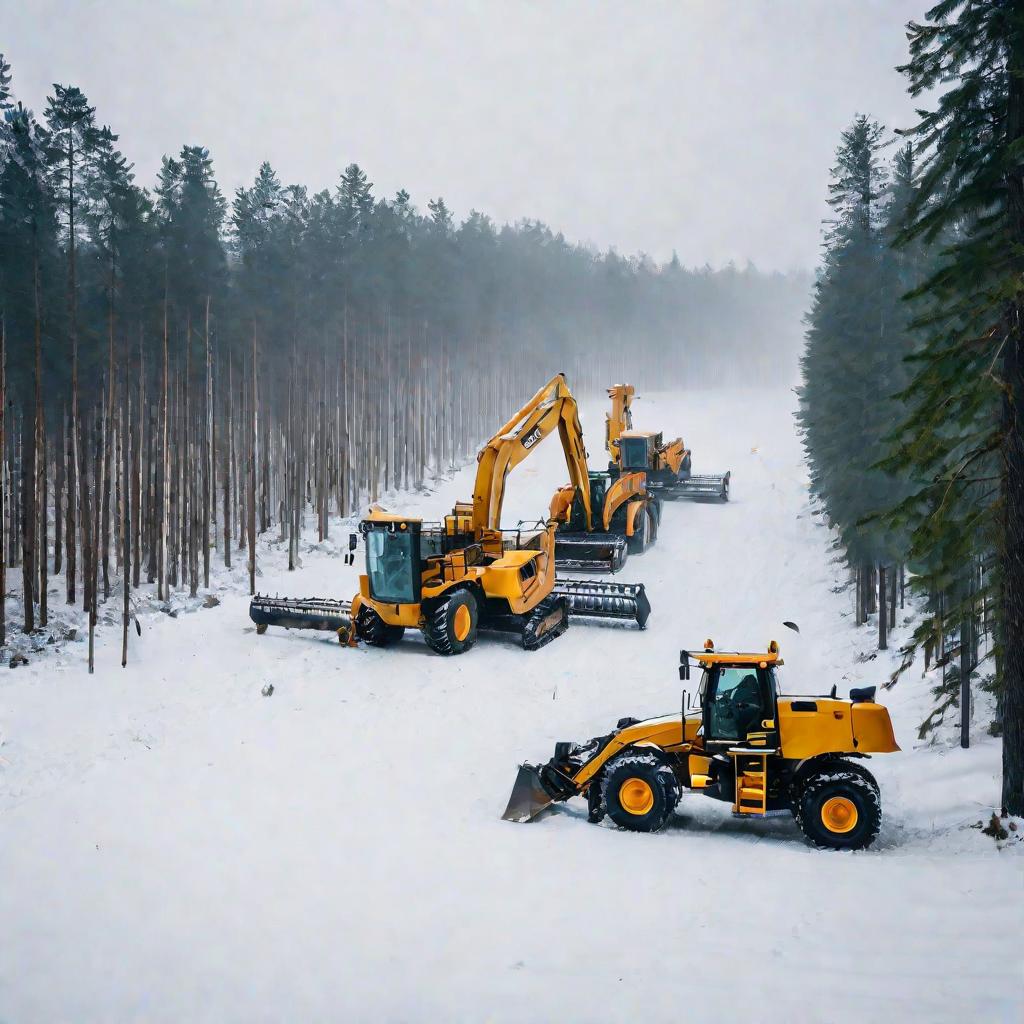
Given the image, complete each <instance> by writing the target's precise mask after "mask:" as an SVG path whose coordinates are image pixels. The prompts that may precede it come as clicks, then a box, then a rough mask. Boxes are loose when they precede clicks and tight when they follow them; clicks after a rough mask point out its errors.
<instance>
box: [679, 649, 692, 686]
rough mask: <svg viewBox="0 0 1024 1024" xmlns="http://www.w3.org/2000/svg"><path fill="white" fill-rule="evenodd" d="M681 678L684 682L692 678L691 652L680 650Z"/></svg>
mask: <svg viewBox="0 0 1024 1024" xmlns="http://www.w3.org/2000/svg"><path fill="white" fill-rule="evenodd" d="M679 678H680V679H681V680H683V681H684V682H685V681H686V680H687V679H689V678H690V652H689V651H680V652H679Z"/></svg>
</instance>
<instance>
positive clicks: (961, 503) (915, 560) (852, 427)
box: [799, 0, 1024, 814]
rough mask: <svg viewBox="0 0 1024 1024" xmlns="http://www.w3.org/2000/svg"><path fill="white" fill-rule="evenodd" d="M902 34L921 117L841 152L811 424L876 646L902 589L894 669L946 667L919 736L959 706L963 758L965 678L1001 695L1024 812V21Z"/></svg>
mask: <svg viewBox="0 0 1024 1024" xmlns="http://www.w3.org/2000/svg"><path fill="white" fill-rule="evenodd" d="M908 36H909V40H910V60H909V61H908V63H907V64H906V66H905V67H902V68H901V69H900V70H901V71H902V72H903V73H904V74H905V75H906V77H907V80H908V83H909V88H910V92H911V94H912V95H913V96H915V97H920V100H919V102H920V103H921V104H922V106H923V109H921V110H919V117H920V120H919V122H918V124H917V125H915V126H912V127H911V128H909V129H904V130H902V131H900V130H898V131H896V132H895V133H888V132H887V131H886V130H885V129H884V128H883V126H881V125H879V124H877V123H875V122H874V121H872V120H871V119H870V118H869V117H867V116H859V117H857V118H856V119H855V120H854V122H853V123H852V124H851V125H850V127H849V128H848V129H847V130H846V131H845V132H844V133H843V135H842V139H841V141H840V144H839V147H838V150H837V154H836V164H835V167H834V168H833V170H832V178H831V184H830V203H831V206H832V210H833V217H832V218H831V220H830V221H829V223H828V224H827V225H826V233H825V239H824V243H825V258H824V265H823V267H822V269H821V271H820V273H819V276H818V280H817V282H816V285H815V289H814V296H813V303H812V306H811V309H810V312H809V314H808V317H807V325H808V331H807V344H806V349H805V353H804V357H803V362H802V369H803V383H802V385H801V388H800V413H799V420H800V425H801V428H802V431H803V436H804V440H805V445H806V449H807V454H808V459H809V462H810V466H811V471H812V486H813V490H814V492H815V494H816V495H817V496H818V498H819V499H820V500H821V502H822V506H823V508H824V511H825V513H826V515H827V517H828V520H829V522H830V523H831V525H832V526H833V527H834V528H835V529H836V532H837V536H838V538H839V545H840V547H841V549H842V552H843V554H844V556H845V558H846V559H847V560H848V562H849V564H850V566H851V569H852V572H853V574H854V577H855V581H856V590H857V601H856V605H857V619H858V622H865V621H867V620H868V618H869V616H872V615H874V616H877V623H878V646H879V648H885V647H886V646H887V634H888V630H889V628H890V627H891V626H892V625H893V624H894V623H895V621H896V609H897V605H900V606H902V605H903V603H904V601H905V587H906V585H907V584H908V583H909V585H910V586H911V587H912V589H913V590H914V591H915V592H917V593H919V594H920V595H921V598H922V601H921V606H922V607H923V609H924V611H925V614H924V616H923V618H922V619H921V620H920V621H919V623H918V625H917V627H916V629H915V631H914V634H913V637H912V639H911V641H910V642H909V644H907V646H906V647H905V649H904V650H903V652H902V653H903V668H904V669H906V668H907V667H909V665H910V664H911V663H912V662H913V661H914V658H915V656H916V655H917V654H918V653H919V652H923V654H924V662H925V665H926V666H928V665H929V664H933V665H938V666H941V668H942V673H941V682H940V683H939V684H938V685H937V687H936V691H935V697H936V705H935V709H934V711H933V712H932V714H931V715H930V716H929V718H928V719H927V720H926V721H925V722H923V723H922V726H921V738H924V737H925V736H926V735H927V734H928V732H929V730H930V729H931V728H932V727H933V726H934V725H935V723H936V722H937V721H939V720H941V718H942V717H943V715H944V714H945V713H946V712H947V711H950V710H951V709H952V710H959V712H960V721H961V730H962V732H961V743H962V744H963V745H965V746H966V745H967V743H968V723H969V720H970V699H971V686H972V679H974V680H975V681H976V683H977V684H978V685H983V686H986V687H987V688H989V689H994V690H995V692H996V694H997V709H998V710H997V715H996V719H995V721H994V722H993V723H992V726H991V728H992V731H994V732H995V733H997V734H1000V733H1001V734H1002V735H1003V736H1004V744H1003V749H1004V764H1003V768H1004V771H1003V802H1004V807H1005V808H1006V809H1008V810H1009V811H1010V813H1013V814H1021V813H1024V654H1022V650H1021V639H1022V638H1024V423H1022V419H1021V412H1020V410H1021V403H1022V402H1024V327H1022V323H1024V287H1022V281H1024V262H1022V254H1024V161H1022V152H1024V150H1022V146H1024V16H1022V15H1021V12H1020V7H1019V5H1016V4H1013V3H1005V2H1002V0H983V2H975V3H969V4H963V3H962V2H958V0H945V2H943V3H939V4H937V5H936V6H935V7H933V8H932V9H931V10H930V11H929V12H928V14H927V16H926V19H925V20H924V21H923V22H922V23H920V24H918V23H912V24H911V25H910V26H909V27H908ZM936 93H937V94H938V99H936V98H935V96H936ZM898 675H899V673H897V676H896V678H898ZM894 681H895V679H894Z"/></svg>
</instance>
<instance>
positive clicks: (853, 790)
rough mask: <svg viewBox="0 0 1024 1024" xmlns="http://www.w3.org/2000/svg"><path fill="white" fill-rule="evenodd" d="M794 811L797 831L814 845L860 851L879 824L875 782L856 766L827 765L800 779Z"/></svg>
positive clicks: (880, 807) (873, 834) (878, 799)
mask: <svg viewBox="0 0 1024 1024" xmlns="http://www.w3.org/2000/svg"><path fill="white" fill-rule="evenodd" d="M795 813H796V820H797V824H798V825H799V826H800V830H801V831H802V832H803V834H804V835H805V836H806V837H807V838H808V839H809V840H810V841H811V842H812V843H813V844H814V845H815V846H820V847H822V848H823V849H829V850H863V849H864V848H865V847H868V846H870V845H871V844H872V843H873V842H874V841H875V839H876V837H877V836H878V831H879V829H880V828H881V825H882V804H881V800H880V798H879V792H878V783H877V782H875V780H874V778H872V776H871V775H870V773H868V772H867V771H865V770H864V769H861V768H860V767H859V766H854V765H849V764H843V763H842V762H837V763H834V764H831V765H828V766H827V767H823V768H820V769H819V770H817V771H815V772H814V773H813V774H811V775H809V776H808V777H807V778H806V779H804V781H803V784H802V785H801V786H800V793H799V796H798V799H797V801H796V812H795Z"/></svg>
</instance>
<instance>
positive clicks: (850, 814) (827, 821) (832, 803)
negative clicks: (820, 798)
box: [821, 796, 860, 834]
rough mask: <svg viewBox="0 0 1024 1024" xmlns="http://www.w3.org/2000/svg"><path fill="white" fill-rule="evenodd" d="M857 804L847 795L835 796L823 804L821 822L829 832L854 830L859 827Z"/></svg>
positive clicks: (841, 832)
mask: <svg viewBox="0 0 1024 1024" xmlns="http://www.w3.org/2000/svg"><path fill="white" fill-rule="evenodd" d="M859 817H860V815H859V814H858V813H857V805H856V804H855V803H854V802H853V801H852V800H848V799H847V798H846V797H845V796H834V797H831V798H830V799H828V800H826V801H825V802H824V803H823V804H822V805H821V823H822V824H823V825H824V826H825V828H827V829H828V830H829V832H838V833H840V834H843V833H845V832H852V831H853V829H855V828H856V827H857V819H858V818H859Z"/></svg>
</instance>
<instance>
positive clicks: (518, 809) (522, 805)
mask: <svg viewBox="0 0 1024 1024" xmlns="http://www.w3.org/2000/svg"><path fill="white" fill-rule="evenodd" d="M551 803H552V800H551V797H550V796H549V795H548V793H547V792H546V790H545V789H544V787H543V786H542V785H541V783H540V770H539V769H538V768H537V767H535V766H534V765H532V764H521V765H520V766H519V774H518V775H517V776H516V782H515V785H514V786H513V787H512V795H511V796H510V797H509V798H508V807H506V808H505V813H504V814H503V815H502V818H503V819H504V820H505V821H529V820H530V819H531V818H536V817H537V815H538V814H540V812H541V811H543V810H544V809H545V808H546V807H548V806H550V804H551Z"/></svg>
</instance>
